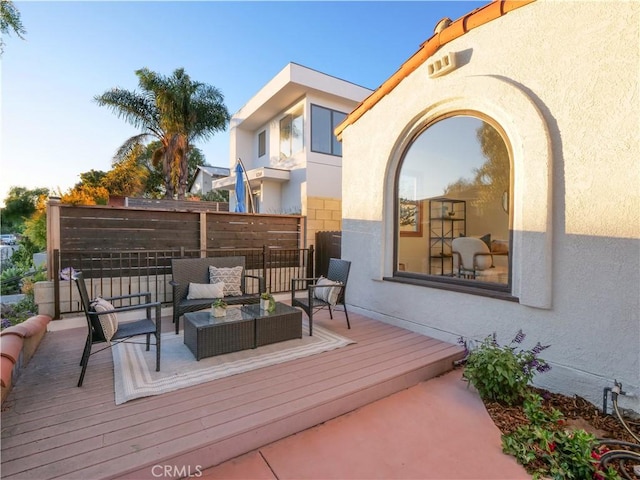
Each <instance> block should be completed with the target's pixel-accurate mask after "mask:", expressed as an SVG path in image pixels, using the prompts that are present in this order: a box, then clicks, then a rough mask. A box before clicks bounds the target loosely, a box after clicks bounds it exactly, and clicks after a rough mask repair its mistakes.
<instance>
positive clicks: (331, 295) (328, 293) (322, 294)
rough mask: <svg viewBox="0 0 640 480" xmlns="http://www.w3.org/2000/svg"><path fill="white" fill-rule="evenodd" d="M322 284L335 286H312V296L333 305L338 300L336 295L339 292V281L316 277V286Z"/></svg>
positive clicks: (340, 284)
mask: <svg viewBox="0 0 640 480" xmlns="http://www.w3.org/2000/svg"><path fill="white" fill-rule="evenodd" d="M323 285H336V286H335V287H328V286H327V287H323V288H314V289H313V296H314V297H315V298H317V299H318V300H322V301H324V302H327V303H329V304H330V305H332V306H333V305H335V304H336V303H337V302H338V295H339V294H340V287H341V286H342V283H341V282H334V281H333V280H329V279H328V278H325V277H320V278H318V281H317V282H316V286H323Z"/></svg>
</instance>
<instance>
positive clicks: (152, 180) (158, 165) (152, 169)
mask: <svg viewBox="0 0 640 480" xmlns="http://www.w3.org/2000/svg"><path fill="white" fill-rule="evenodd" d="M161 148H162V144H161V143H160V142H159V141H153V142H151V143H149V144H147V146H146V147H145V148H144V149H142V150H141V151H140V150H138V152H139V154H138V155H137V156H136V162H137V164H138V165H139V166H141V167H144V169H145V170H146V172H147V180H146V184H145V187H144V191H143V196H145V197H150V198H161V197H162V196H164V194H165V187H164V174H163V165H162V158H158V157H157V156H156V157H154V152H157V151H159V150H160V149H161ZM204 164H205V158H204V155H203V153H202V151H201V150H200V149H199V148H198V147H191V148H190V149H189V153H188V154H187V172H188V173H187V178H192V177H193V176H194V175H195V173H196V170H197V169H198V166H199V165H204Z"/></svg>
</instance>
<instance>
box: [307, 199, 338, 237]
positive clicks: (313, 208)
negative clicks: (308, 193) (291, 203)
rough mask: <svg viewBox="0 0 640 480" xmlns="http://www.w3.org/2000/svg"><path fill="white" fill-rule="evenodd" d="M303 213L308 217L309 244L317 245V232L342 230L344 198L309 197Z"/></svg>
mask: <svg viewBox="0 0 640 480" xmlns="http://www.w3.org/2000/svg"><path fill="white" fill-rule="evenodd" d="M302 214H303V215H306V217H307V237H306V245H307V246H309V245H314V246H315V244H316V232H335V231H339V230H342V200H340V199H339V198H327V197H307V202H306V205H303V206H302Z"/></svg>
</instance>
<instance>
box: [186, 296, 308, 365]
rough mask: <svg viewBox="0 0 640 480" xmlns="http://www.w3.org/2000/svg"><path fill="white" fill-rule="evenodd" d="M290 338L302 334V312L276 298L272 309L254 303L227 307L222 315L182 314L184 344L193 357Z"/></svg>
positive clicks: (204, 313) (200, 357)
mask: <svg viewBox="0 0 640 480" xmlns="http://www.w3.org/2000/svg"><path fill="white" fill-rule="evenodd" d="M294 338H302V312H301V311H300V310H298V309H296V308H293V307H290V306H289V305H285V304H284V303H280V302H276V309H275V311H273V312H267V311H266V310H260V305H257V304H256V305H245V306H242V307H239V308H238V307H229V308H227V314H226V316H224V317H214V316H212V315H211V311H210V310H202V311H199V312H189V313H185V314H184V344H185V345H186V346H187V347H188V348H189V350H191V352H192V353H193V355H194V356H195V357H196V359H197V360H200V359H202V358H206V357H212V356H214V355H222V354H224V353H231V352H237V351H239V350H247V349H249V348H256V347H260V346H262V345H268V344H271V343H277V342H283V341H285V340H291V339H294Z"/></svg>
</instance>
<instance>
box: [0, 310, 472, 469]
mask: <svg viewBox="0 0 640 480" xmlns="http://www.w3.org/2000/svg"><path fill="white" fill-rule="evenodd" d="M350 319H351V325H352V328H351V330H347V328H346V322H345V321H344V314H343V313H342V312H338V313H336V315H335V319H334V320H333V321H332V320H329V316H328V313H325V312H320V313H318V315H317V317H316V321H317V324H319V325H322V326H324V327H326V328H329V329H331V330H333V331H336V332H338V333H340V334H342V335H344V336H347V337H349V338H351V339H353V340H354V341H356V342H357V343H356V344H355V345H349V346H348V347H345V348H341V349H338V350H333V351H330V352H326V353H322V354H318V355H314V356H311V357H307V358H302V359H299V360H294V361H291V362H288V363H285V364H280V365H274V366H271V367H266V368H262V369H258V370H254V371H252V372H248V373H243V374H240V375H235V376H232V377H228V378H224V379H220V380H216V381H213V382H209V383H205V384H201V385H197V386H193V387H189V388H185V389H182V390H178V391H176V392H170V393H166V394H163V395H158V396H155V397H148V398H141V399H137V400H133V401H130V402H127V403H125V404H123V405H119V406H116V405H115V402H114V387H113V361H112V356H111V352H110V350H106V351H104V352H101V353H99V354H96V355H94V356H92V357H91V360H90V362H89V366H88V369H87V375H86V377H85V380H84V386H83V387H82V388H77V387H76V382H77V380H78V375H79V373H80V367H79V365H78V364H79V361H80V357H81V355H82V347H83V345H84V339H85V335H86V330H85V329H84V328H74V329H69V330H62V331H53V332H48V333H47V335H46V336H45V338H44V340H43V342H42V344H41V345H40V348H39V349H38V351H37V352H36V354H35V356H34V357H33V359H32V360H31V362H30V363H29V365H28V366H27V368H26V369H25V371H24V372H23V373H22V374H21V376H20V378H19V379H18V382H17V384H16V385H15V386H14V388H13V390H12V392H11V393H10V395H9V397H8V399H7V401H6V402H5V403H4V405H3V412H2V478H3V479H20V480H25V479H38V480H41V479H51V478H77V479H83V480H86V479H99V478H109V479H112V478H135V479H146V478H149V479H152V478H158V473H159V472H163V475H161V477H162V478H179V477H187V476H189V475H190V474H191V475H193V474H194V473H196V472H197V469H196V466H198V468H207V467H210V466H214V465H217V464H219V463H221V462H223V461H226V460H228V459H231V458H234V457H236V456H238V455H241V454H243V453H246V452H249V451H251V450H254V449H256V448H258V447H261V446H263V445H266V444H268V443H270V442H273V441H275V440H278V439H281V438H284V437H286V436H289V435H292V434H294V433H297V432H300V431H302V430H305V429H307V428H309V427H312V426H314V425H317V424H320V423H322V422H325V421H327V420H329V419H331V418H335V417H337V416H339V415H342V414H344V413H347V412H349V411H352V410H354V409H356V408H358V407H361V406H363V405H365V404H367V403H370V402H373V401H375V400H378V399H380V398H383V397H386V396H388V395H390V394H392V393H395V392H398V391H400V390H403V389H406V388H408V387H410V386H413V385H415V384H417V383H419V382H421V381H424V380H426V379H429V378H432V377H434V376H437V375H439V374H441V373H443V372H446V371H448V370H450V369H451V368H452V362H453V361H454V360H456V359H459V358H461V357H462V354H463V352H462V349H461V348H460V347H459V346H456V345H451V344H448V343H444V342H441V341H438V340H434V339H432V338H429V337H425V336H422V335H419V334H416V333H413V332H409V331H407V330H404V329H401V328H397V327H394V326H392V325H387V324H385V323H381V322H378V321H375V320H372V319H369V318H366V317H363V316H359V315H356V314H350ZM163 322H164V326H163V330H165V329H166V330H167V331H169V330H171V328H173V324H172V322H171V317H163ZM164 327H166V328H164ZM425 408H427V407H426V406H425ZM354 448H357V447H356V446H354ZM154 466H156V467H155V468H154ZM160 469H162V470H160ZM169 473H170V474H169Z"/></svg>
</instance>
